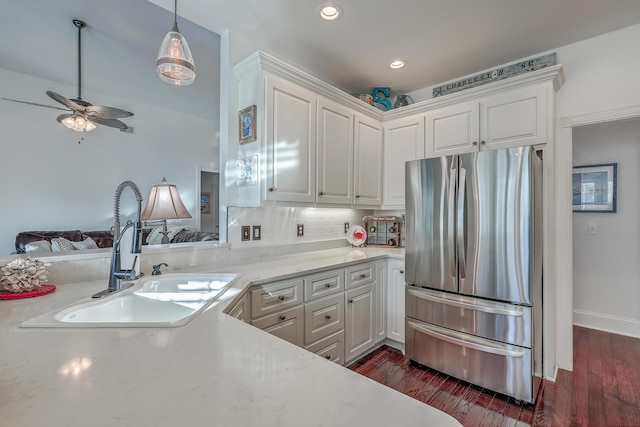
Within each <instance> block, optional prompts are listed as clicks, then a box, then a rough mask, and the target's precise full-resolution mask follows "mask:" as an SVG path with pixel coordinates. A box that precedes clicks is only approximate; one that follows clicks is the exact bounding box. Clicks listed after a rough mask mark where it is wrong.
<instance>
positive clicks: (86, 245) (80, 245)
mask: <svg viewBox="0 0 640 427" xmlns="http://www.w3.org/2000/svg"><path fill="white" fill-rule="evenodd" d="M70 243H71V244H72V245H73V247H74V248H75V249H77V250H80V251H83V250H85V249H98V245H97V244H96V242H95V240H93V239H92V238H91V237H87V238H86V239H84V240H83V241H82V242H70Z"/></svg>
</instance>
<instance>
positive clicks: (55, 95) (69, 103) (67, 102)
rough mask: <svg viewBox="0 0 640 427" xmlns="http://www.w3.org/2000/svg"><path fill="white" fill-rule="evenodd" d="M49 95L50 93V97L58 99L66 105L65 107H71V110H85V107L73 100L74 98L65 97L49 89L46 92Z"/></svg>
mask: <svg viewBox="0 0 640 427" xmlns="http://www.w3.org/2000/svg"><path fill="white" fill-rule="evenodd" d="M46 94H47V95H49V97H50V98H51V99H53V100H55V101H58V102H59V103H60V104H62V105H64V106H65V107H67V108H69V109H70V110H74V111H81V112H84V109H85V107H84V106H81V105H79V104H77V103H75V102H73V101H72V100H70V99H68V98H65V97H64V96H62V95H60V94H59V93H55V92H53V91H51V90H48V91H47V92H46Z"/></svg>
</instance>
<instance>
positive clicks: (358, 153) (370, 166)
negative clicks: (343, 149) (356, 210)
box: [353, 114, 383, 208]
mask: <svg viewBox="0 0 640 427" xmlns="http://www.w3.org/2000/svg"><path fill="white" fill-rule="evenodd" d="M354 126H355V135H354V159H355V163H354V193H355V194H354V201H353V204H354V205H355V206H356V207H371V208H376V207H380V205H381V204H382V154H383V146H382V138H383V132H382V124H381V122H380V121H378V120H375V119H371V118H369V117H365V116H363V115H361V114H358V115H356V118H355V124H354Z"/></svg>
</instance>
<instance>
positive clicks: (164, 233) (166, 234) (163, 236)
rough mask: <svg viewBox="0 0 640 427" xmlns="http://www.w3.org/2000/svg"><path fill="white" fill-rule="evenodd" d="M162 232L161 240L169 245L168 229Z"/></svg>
mask: <svg viewBox="0 0 640 427" xmlns="http://www.w3.org/2000/svg"><path fill="white" fill-rule="evenodd" d="M160 234H162V240H160V243H161V244H163V245H168V244H169V236H168V234H169V232H168V231H161V232H160Z"/></svg>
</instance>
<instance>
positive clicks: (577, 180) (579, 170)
mask: <svg viewBox="0 0 640 427" xmlns="http://www.w3.org/2000/svg"><path fill="white" fill-rule="evenodd" d="M617 174H618V164H617V163H606V164H598V165H586V166H574V167H573V179H572V187H573V203H572V204H573V211H574V212H608V213H615V212H616V210H617V190H618V188H617V187H618V182H617Z"/></svg>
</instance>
